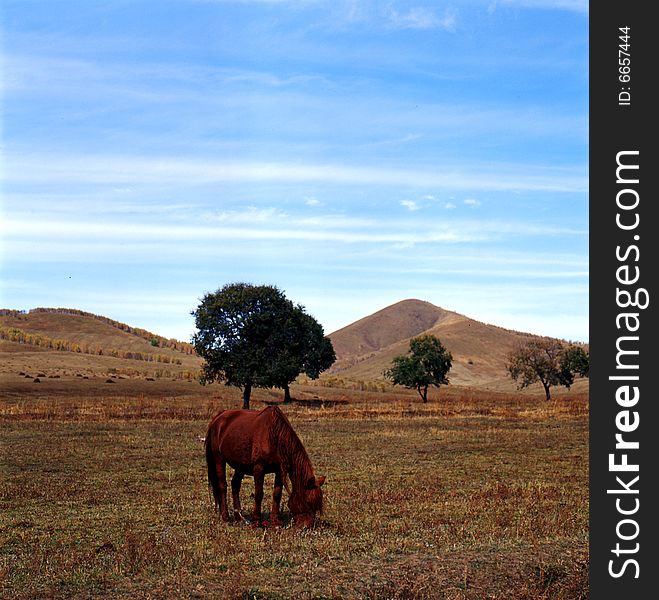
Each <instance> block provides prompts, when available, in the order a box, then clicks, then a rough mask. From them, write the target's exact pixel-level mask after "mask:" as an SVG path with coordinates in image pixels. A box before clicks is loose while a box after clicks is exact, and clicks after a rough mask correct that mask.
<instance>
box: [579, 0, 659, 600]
mask: <svg viewBox="0 0 659 600" xmlns="http://www.w3.org/2000/svg"><path fill="white" fill-rule="evenodd" d="M651 6H652V4H651V3H648V2H640V1H639V0H629V1H626V2H622V1H621V2H610V1H608V0H607V1H600V2H591V3H590V173H589V180H590V194H589V210H590V353H591V371H590V597H591V598H593V599H595V600H599V599H607V598H620V599H624V598H656V597H659V592H657V584H656V583H655V579H659V563H658V559H659V552H658V546H659V539H658V538H657V517H656V514H657V512H658V511H659V494H658V492H657V490H658V489H659V410H658V407H659V398H658V397H657V393H656V391H655V390H656V380H657V377H658V373H659V364H657V360H658V359H659V348H658V347H657V336H658V334H659V331H658V329H657V327H656V312H657V310H656V308H657V305H658V304H659V292H657V289H656V281H657V272H658V271H659V258H657V257H658V256H659V251H658V248H657V246H658V244H657V240H658V239H659V219H657V218H656V216H655V215H656V214H657V213H656V205H657V204H659V195H658V194H657V183H656V182H657V179H658V178H659V161H658V160H657V152H656V150H655V147H654V144H653V139H652V138H653V137H654V132H655V131H656V130H657V122H658V121H659V118H658V117H657V115H656V114H655V113H656V112H657V111H658V110H659V102H658V101H657V93H656V91H655V90H656V88H657V84H656V83H655V82H656V80H657V79H658V73H659V69H658V68H657V66H656V63H657V61H656V59H657V58H659V50H658V48H657V45H656V43H657V42H658V41H659V35H658V34H657V33H656V31H653V24H652V23H653V19H652V17H651V15H650V8H651ZM653 58H654V60H653Z"/></svg>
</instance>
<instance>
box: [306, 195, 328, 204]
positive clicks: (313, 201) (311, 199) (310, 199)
mask: <svg viewBox="0 0 659 600" xmlns="http://www.w3.org/2000/svg"><path fill="white" fill-rule="evenodd" d="M304 203H305V204H306V205H307V206H325V203H324V202H322V201H320V200H318V198H314V197H313V196H309V197H307V198H305V199H304Z"/></svg>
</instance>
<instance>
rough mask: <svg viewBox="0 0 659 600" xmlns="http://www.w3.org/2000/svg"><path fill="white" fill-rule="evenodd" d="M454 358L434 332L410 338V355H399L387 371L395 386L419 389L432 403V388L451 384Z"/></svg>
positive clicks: (422, 396)
mask: <svg viewBox="0 0 659 600" xmlns="http://www.w3.org/2000/svg"><path fill="white" fill-rule="evenodd" d="M452 361H453V357H452V356H451V353H450V352H449V351H448V350H447V349H446V348H444V346H443V345H442V343H441V342H440V341H439V339H438V338H437V337H435V336H434V335H422V336H419V337H416V338H413V339H412V340H411V341H410V349H409V351H408V353H407V355H400V356H396V357H394V359H393V363H392V367H391V368H390V369H387V370H386V371H385V372H384V376H385V377H386V378H387V379H390V380H391V381H392V383H393V384H394V385H404V386H405V387H406V388H409V389H416V391H417V392H418V393H419V396H421V399H422V400H423V402H424V403H425V402H428V388H429V387H430V386H431V385H432V386H435V387H437V388H438V387H439V386H440V385H442V384H448V382H449V381H448V377H447V374H448V372H449V370H450V369H451V365H452Z"/></svg>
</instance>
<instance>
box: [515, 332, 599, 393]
mask: <svg viewBox="0 0 659 600" xmlns="http://www.w3.org/2000/svg"><path fill="white" fill-rule="evenodd" d="M588 362H589V360H588V354H587V353H586V352H585V351H584V350H583V349H582V348H580V347H579V346H569V347H565V345H564V344H563V343H562V342H560V341H558V340H552V339H549V338H537V339H532V340H530V341H529V342H527V343H526V344H524V345H523V346H519V347H518V348H516V349H515V350H513V351H512V352H511V353H510V354H509V355H508V364H507V365H506V368H507V369H508V373H509V374H510V376H511V377H512V378H513V379H514V380H515V381H516V382H518V389H522V388H525V387H528V386H529V385H532V384H534V383H537V382H540V383H541V384H542V387H543V388H544V390H545V397H546V399H547V400H550V399H551V393H550V388H551V387H552V386H557V385H562V386H565V387H566V388H568V389H570V387H571V386H572V384H573V383H574V376H575V374H576V375H580V376H582V377H587V376H588V368H589V367H588Z"/></svg>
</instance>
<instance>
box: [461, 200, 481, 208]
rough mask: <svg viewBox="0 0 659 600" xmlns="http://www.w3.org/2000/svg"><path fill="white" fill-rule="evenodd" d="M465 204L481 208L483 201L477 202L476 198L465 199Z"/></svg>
mask: <svg viewBox="0 0 659 600" xmlns="http://www.w3.org/2000/svg"><path fill="white" fill-rule="evenodd" d="M464 203H465V204H466V205H467V206H472V207H476V206H480V205H481V201H480V200H476V198H465V201H464Z"/></svg>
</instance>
